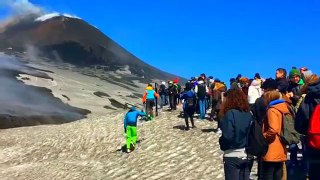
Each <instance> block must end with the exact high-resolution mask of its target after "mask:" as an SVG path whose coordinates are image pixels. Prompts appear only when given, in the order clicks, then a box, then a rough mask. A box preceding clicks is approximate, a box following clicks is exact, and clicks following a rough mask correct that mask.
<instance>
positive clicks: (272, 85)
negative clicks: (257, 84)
mask: <svg viewBox="0 0 320 180" xmlns="http://www.w3.org/2000/svg"><path fill="white" fill-rule="evenodd" d="M261 88H262V90H263V91H264V92H267V91H274V90H276V89H277V88H278V85H277V81H276V80H274V79H272V78H268V79H266V80H265V81H264V82H263V84H262V86H261Z"/></svg>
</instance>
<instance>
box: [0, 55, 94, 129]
mask: <svg viewBox="0 0 320 180" xmlns="http://www.w3.org/2000/svg"><path fill="white" fill-rule="evenodd" d="M19 74H31V75H33V76H37V77H41V78H47V79H50V77H49V76H48V75H47V74H45V73H42V72H38V71H35V70H34V69H29V68H28V67H27V66H25V65H24V64H22V63H20V62H19V61H17V60H15V59H14V58H8V56H3V55H1V54H0V84H1V86H0V102H1V103H0V129H3V128H14V127H21V126H33V125H40V124H60V123H66V122H72V121H75V120H79V119H83V118H85V117H86V115H87V114H88V113H90V112H89V111H88V110H85V109H80V108H76V107H72V106H69V105H67V104H64V103H63V102H62V101H61V100H60V99H58V98H55V97H53V95H52V93H51V90H49V89H46V88H41V87H34V86H29V85H25V84H24V83H23V82H21V81H19V80H17V78H16V77H17V76H19Z"/></svg>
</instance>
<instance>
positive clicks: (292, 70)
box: [289, 69, 301, 78]
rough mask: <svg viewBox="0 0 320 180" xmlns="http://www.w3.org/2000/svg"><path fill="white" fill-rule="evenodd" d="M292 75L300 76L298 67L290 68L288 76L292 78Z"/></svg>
mask: <svg viewBox="0 0 320 180" xmlns="http://www.w3.org/2000/svg"><path fill="white" fill-rule="evenodd" d="M293 76H299V77H301V74H300V72H299V70H298V69H291V71H290V73H289V78H292V77H293Z"/></svg>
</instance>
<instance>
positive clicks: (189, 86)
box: [186, 83, 193, 91]
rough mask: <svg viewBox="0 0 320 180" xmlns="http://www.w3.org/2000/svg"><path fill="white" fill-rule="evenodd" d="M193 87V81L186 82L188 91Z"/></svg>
mask: <svg viewBox="0 0 320 180" xmlns="http://www.w3.org/2000/svg"><path fill="white" fill-rule="evenodd" d="M192 87H193V84H192V83H186V91H190V90H191V89H192Z"/></svg>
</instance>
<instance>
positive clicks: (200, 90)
mask: <svg viewBox="0 0 320 180" xmlns="http://www.w3.org/2000/svg"><path fill="white" fill-rule="evenodd" d="M194 91H195V93H196V94H197V98H198V104H199V111H200V119H202V120H204V119H205V115H206V99H205V97H206V95H207V93H208V92H209V89H208V87H207V86H206V84H205V83H204V81H203V80H202V78H199V80H198V85H196V87H195V90H194Z"/></svg>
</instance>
